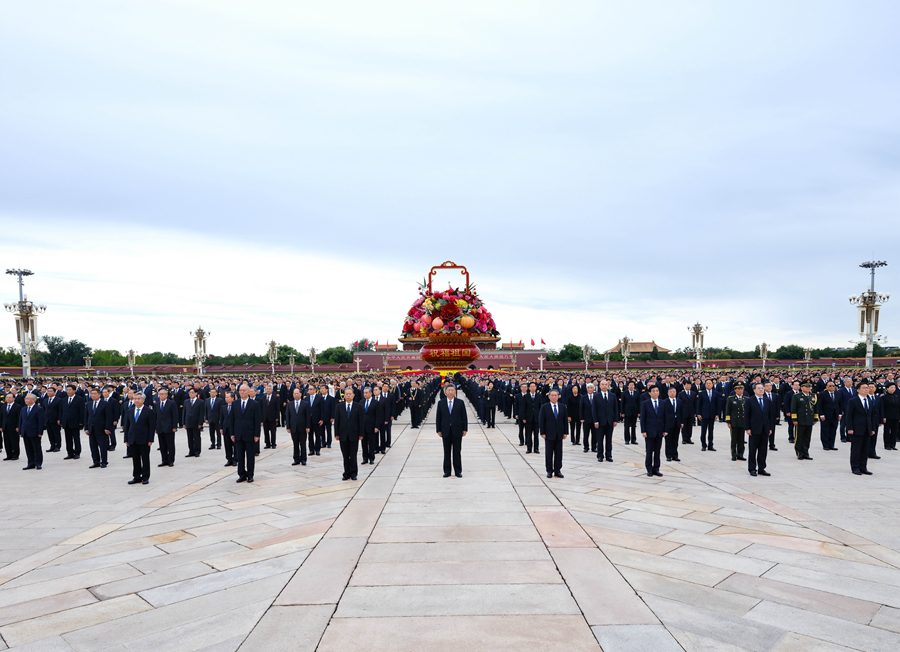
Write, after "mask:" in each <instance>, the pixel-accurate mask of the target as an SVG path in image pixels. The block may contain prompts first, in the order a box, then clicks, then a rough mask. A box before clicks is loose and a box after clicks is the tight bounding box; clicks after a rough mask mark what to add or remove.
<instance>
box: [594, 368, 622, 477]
mask: <svg viewBox="0 0 900 652" xmlns="http://www.w3.org/2000/svg"><path fill="white" fill-rule="evenodd" d="M618 421H619V400H618V399H617V398H616V395H615V394H613V393H612V392H611V391H609V381H608V380H606V378H604V379H603V380H601V381H600V392H599V393H598V394H597V395H596V396H595V397H594V429H595V430H596V431H597V434H596V437H597V461H598V462H602V461H603V458H604V456H605V457H606V461H607V462H612V461H613V458H612V434H613V429H614V428H615V427H616V424H617V423H618Z"/></svg>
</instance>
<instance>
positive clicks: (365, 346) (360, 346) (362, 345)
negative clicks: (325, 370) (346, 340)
mask: <svg viewBox="0 0 900 652" xmlns="http://www.w3.org/2000/svg"><path fill="white" fill-rule="evenodd" d="M327 350H329V349H326V351H327ZM374 350H375V342H372V341H371V340H369V338H368V337H361V338H359V339H358V340H356V344H351V345H350V352H351V353H356V352H358V351H374ZM316 357H317V358H318V356H316ZM333 364H339V363H333Z"/></svg>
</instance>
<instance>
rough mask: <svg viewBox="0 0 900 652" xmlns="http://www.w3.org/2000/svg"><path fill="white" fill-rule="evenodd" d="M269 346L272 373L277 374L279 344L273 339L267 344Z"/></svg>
mask: <svg viewBox="0 0 900 652" xmlns="http://www.w3.org/2000/svg"><path fill="white" fill-rule="evenodd" d="M267 346H268V347H269V350H268V354H269V364H270V365H272V375H273V376H274V375H275V361H276V360H277V359H278V345H277V344H276V343H275V340H272V341H271V342H269V343H268V345H267Z"/></svg>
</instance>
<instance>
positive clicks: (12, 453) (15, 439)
mask: <svg viewBox="0 0 900 652" xmlns="http://www.w3.org/2000/svg"><path fill="white" fill-rule="evenodd" d="M12 430H13V431H12V432H6V429H5V428H4V432H3V440H4V443H5V444H6V456H7V457H8V458H9V459H11V460H17V459H19V433H17V432H16V429H15V428H13V429H12Z"/></svg>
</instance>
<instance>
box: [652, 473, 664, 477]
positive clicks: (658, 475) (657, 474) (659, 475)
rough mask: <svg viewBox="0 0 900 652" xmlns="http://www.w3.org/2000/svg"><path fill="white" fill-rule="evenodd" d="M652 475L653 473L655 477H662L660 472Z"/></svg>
mask: <svg viewBox="0 0 900 652" xmlns="http://www.w3.org/2000/svg"><path fill="white" fill-rule="evenodd" d="M653 475H655V476H656V477H657V478H661V477H662V473H654V474H653Z"/></svg>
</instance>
